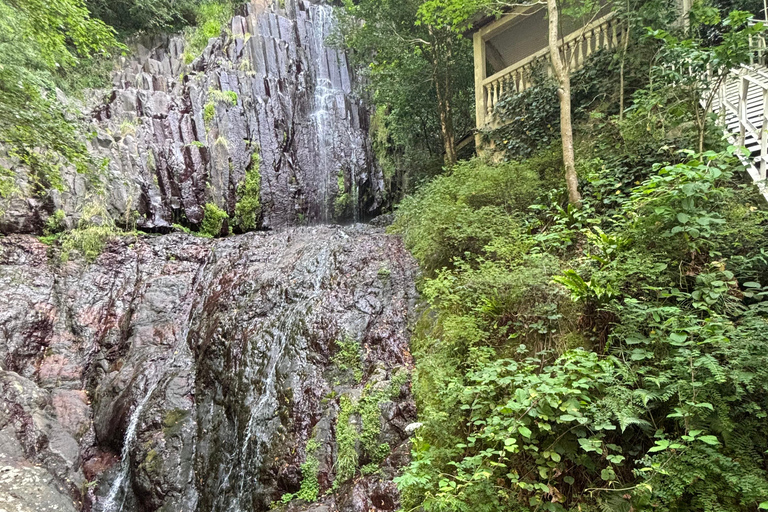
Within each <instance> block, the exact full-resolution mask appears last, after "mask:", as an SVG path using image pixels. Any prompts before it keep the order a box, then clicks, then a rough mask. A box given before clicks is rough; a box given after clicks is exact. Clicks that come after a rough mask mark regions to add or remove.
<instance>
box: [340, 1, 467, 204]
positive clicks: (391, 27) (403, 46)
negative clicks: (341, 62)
mask: <svg viewBox="0 0 768 512" xmlns="http://www.w3.org/2000/svg"><path fill="white" fill-rule="evenodd" d="M423 3H424V2H423V1H422V0H391V1H385V2H382V1H380V0H362V1H354V2H353V1H351V0H350V1H345V2H344V9H343V10H340V11H339V19H340V30H339V33H338V34H337V35H336V37H335V39H336V41H335V42H336V43H337V44H339V45H340V46H342V47H344V48H347V49H349V50H351V55H352V57H353V58H354V59H355V61H356V62H357V63H359V64H361V65H362V66H363V69H364V72H365V81H366V82H367V83H368V86H367V89H368V92H369V93H370V95H371V97H372V100H373V102H374V103H375V104H376V105H377V112H376V116H375V119H374V123H373V124H374V126H373V131H374V134H373V135H374V147H375V149H376V152H377V156H378V157H379V160H380V161H381V162H382V165H383V168H384V171H385V174H386V177H387V180H388V182H389V183H388V184H389V188H390V189H391V190H392V191H393V195H394V196H395V197H394V199H399V197H400V196H402V194H404V193H406V192H408V191H409V190H412V189H413V186H414V184H415V183H418V182H419V181H420V180H422V179H423V178H424V177H431V176H432V175H434V174H435V173H436V172H439V170H440V167H441V165H442V164H443V163H444V161H446V162H448V163H452V161H453V160H454V159H455V153H456V148H455V146H456V144H457V143H458V141H459V139H461V138H463V137H465V136H467V135H469V134H470V132H471V130H472V128H473V127H474V94H473V90H472V86H473V75H472V49H471V47H472V44H471V41H470V40H468V39H466V38H462V37H461V36H459V35H458V34H456V33H455V32H454V31H452V30H451V29H450V27H448V26H446V25H441V24H436V23H432V21H433V20H429V19H425V18H423V17H420V16H421V14H420V7H421V6H422V4H423ZM449 153H453V155H450V154H449Z"/></svg>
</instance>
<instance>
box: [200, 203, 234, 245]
mask: <svg viewBox="0 0 768 512" xmlns="http://www.w3.org/2000/svg"><path fill="white" fill-rule="evenodd" d="M227 219H229V215H227V212H225V211H224V210H222V209H221V208H219V207H218V206H217V205H216V204H215V203H205V207H204V213H203V222H202V223H201V224H200V231H199V233H200V235H202V236H206V237H209V238H213V237H217V236H220V235H221V232H222V230H223V229H224V223H225V221H226V220H227Z"/></svg>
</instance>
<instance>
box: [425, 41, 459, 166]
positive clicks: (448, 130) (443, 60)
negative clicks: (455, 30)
mask: <svg viewBox="0 0 768 512" xmlns="http://www.w3.org/2000/svg"><path fill="white" fill-rule="evenodd" d="M429 33H430V36H431V37H432V40H433V41H434V43H433V47H432V79H433V80H434V82H435V93H436V94H437V108H438V111H439V114H440V134H441V136H442V138H443V148H444V149H445V165H446V166H448V167H451V166H453V164H455V163H456V160H457V159H458V157H457V155H456V136H455V133H454V131H453V112H452V102H451V79H452V77H451V71H450V66H449V63H450V61H451V59H452V55H451V48H450V44H448V45H445V47H444V45H443V44H441V41H440V39H439V38H440V36H441V35H443V34H439V33H436V32H435V31H434V30H433V28H432V27H430V28H429ZM443 42H444V41H443Z"/></svg>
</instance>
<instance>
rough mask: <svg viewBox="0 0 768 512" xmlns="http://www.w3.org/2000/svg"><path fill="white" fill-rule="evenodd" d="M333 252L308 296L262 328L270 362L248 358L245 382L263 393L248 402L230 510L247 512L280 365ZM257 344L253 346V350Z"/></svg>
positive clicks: (319, 259) (318, 265)
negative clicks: (257, 384)
mask: <svg viewBox="0 0 768 512" xmlns="http://www.w3.org/2000/svg"><path fill="white" fill-rule="evenodd" d="M332 261H333V260H332V251H331V248H330V247H328V246H325V247H323V248H322V250H321V251H320V252H319V254H318V255H317V256H316V257H315V259H314V264H315V269H314V275H313V281H312V289H311V290H310V292H309V293H308V294H307V295H306V296H305V297H301V298H298V300H297V301H296V302H295V303H293V304H287V305H286V306H284V307H283V308H282V310H281V311H280V312H279V314H277V315H275V317H274V320H273V321H272V322H270V323H268V324H267V325H264V326H263V327H262V332H263V333H265V334H269V335H271V337H270V336H266V338H267V339H269V341H271V343H270V345H269V357H268V359H267V360H266V361H264V360H263V359H259V358H257V357H252V356H253V355H255V354H249V355H250V356H251V357H246V364H247V365H248V366H247V368H246V372H245V376H244V377H245V378H244V379H243V381H244V382H251V381H259V382H260V383H261V389H260V392H258V393H254V391H258V390H250V392H249V395H251V396H250V397H249V398H250V400H252V402H251V403H250V404H249V405H248V409H249V410H250V414H249V417H248V422H247V424H246V425H245V428H244V432H243V438H242V440H240V441H239V442H238V444H239V445H240V449H239V454H238V457H239V461H238V462H239V464H238V467H239V474H238V475H237V478H238V480H239V482H238V485H237V490H236V494H235V497H234V499H233V502H232V503H231V504H230V505H228V507H227V510H229V511H230V512H246V511H247V510H248V509H246V508H244V507H243V504H242V503H243V501H244V499H245V498H247V497H248V494H249V487H248V485H247V484H248V483H249V470H251V471H252V470H253V468H256V467H258V466H259V464H261V462H262V458H263V455H264V454H263V453H262V450H261V447H262V444H266V443H268V442H269V439H268V438H265V434H266V433H265V429H264V425H263V423H264V422H267V421H269V420H270V419H271V417H272V416H273V415H274V414H275V413H276V409H277V407H278V402H277V366H278V363H280V361H281V360H282V359H283V357H284V356H285V352H286V350H287V349H288V347H289V344H290V343H291V342H295V339H293V336H295V335H297V334H299V333H300V330H301V329H302V328H303V327H304V326H305V325H304V319H305V318H307V317H308V316H309V314H310V312H311V310H312V308H313V307H314V306H315V303H316V302H317V300H318V299H319V297H320V294H321V292H322V283H323V281H324V280H325V279H327V277H328V276H329V275H330V273H331V269H332ZM255 348H257V347H255V346H251V347H249V349H250V350H253V349H255ZM232 467H233V466H230V468H229V471H228V473H227V475H226V476H225V478H224V481H223V482H222V484H221V485H220V486H219V487H220V489H223V488H226V487H228V486H229V477H230V476H231V473H232Z"/></svg>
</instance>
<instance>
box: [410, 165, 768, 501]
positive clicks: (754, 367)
mask: <svg viewBox="0 0 768 512" xmlns="http://www.w3.org/2000/svg"><path fill="white" fill-rule="evenodd" d="M684 156H685V159H684V162H682V163H678V164H671V165H659V166H655V167H654V168H653V170H648V172H649V175H648V177H647V178H646V179H645V180H643V181H642V182H641V183H640V184H638V185H635V186H634V187H632V189H631V190H630V192H629V194H628V195H627V196H626V197H624V200H623V201H622V202H621V203H620V204H619V205H618V206H617V207H616V208H615V209H611V213H610V214H607V215H605V214H603V215H601V214H599V213H598V212H597V210H596V208H595V206H596V205H595V203H596V202H597V201H596V197H595V196H596V194H594V192H593V193H592V194H591V195H588V196H586V197H585V206H584V208H583V209H582V210H580V211H576V210H573V209H564V208H562V207H560V206H558V205H559V204H560V203H561V201H562V197H563V196H562V192H559V193H558V194H557V195H555V196H551V195H550V196H548V195H541V191H542V190H547V189H548V187H549V186H551V185H554V184H555V183H556V181H554V180H552V176H553V174H556V172H546V170H545V172H544V173H543V178H542V173H541V171H542V169H545V166H542V162H543V161H542V160H538V161H531V162H521V163H516V162H513V163H507V164H504V165H497V166H489V165H486V164H482V163H481V162H478V161H472V162H468V163H465V164H462V165H460V166H458V167H457V168H455V169H454V171H453V172H452V173H451V174H450V175H449V176H445V177H441V178H438V179H436V180H435V181H433V182H432V183H431V184H429V185H428V186H427V187H425V188H424V189H423V191H422V192H421V193H420V194H418V195H417V196H416V197H414V198H412V199H409V200H407V201H405V202H404V203H403V205H402V207H401V212H400V216H399V220H398V223H397V224H396V230H398V231H400V232H402V233H404V235H405V239H406V243H407V244H408V245H409V246H410V247H411V248H412V249H413V251H414V254H415V255H416V256H417V258H418V259H419V261H420V262H421V263H422V264H423V266H424V268H425V269H426V270H427V271H428V272H429V277H428V278H426V279H425V281H424V282H423V284H422V291H423V294H424V297H425V299H426V300H427V301H428V303H429V305H430V309H429V311H428V313H427V314H425V316H424V318H423V319H422V321H421V323H420V326H419V329H418V334H417V336H416V339H415V341H414V346H413V348H414V354H415V355H416V357H417V358H418V371H417V375H418V377H417V379H416V383H415V389H416V393H417V397H418V400H419V407H420V422H422V423H423V424H424V426H423V427H422V428H421V429H420V430H419V431H418V435H417V437H416V440H415V442H414V457H415V458H414V462H413V463H412V465H411V466H410V468H409V469H408V471H407V472H406V473H405V475H403V476H402V477H401V478H400V479H399V484H400V486H401V488H402V490H403V492H404V498H405V500H406V502H407V505H408V506H411V507H412V506H414V505H421V506H423V507H424V508H425V509H427V510H472V511H477V510H510V509H515V510H516V509H520V510H528V508H529V507H531V509H534V508H542V509H545V510H567V509H571V508H574V509H576V508H575V507H578V508H579V509H580V510H590V509H591V507H597V506H603V507H604V508H605V509H607V510H630V507H632V509H633V510H645V509H650V508H654V509H657V510H755V508H756V507H757V505H758V504H759V503H761V502H763V501H765V500H766V499H768V473H767V472H766V464H768V459H766V455H765V454H766V449H768V430H767V428H768V423H767V422H766V421H765V418H766V414H768V402H767V401H766V396H768V374H766V369H765V368H766V364H768V345H766V344H765V342H764V335H765V333H766V332H768V331H767V329H768V323H766V313H767V312H768V309H767V308H766V305H767V304H768V302H765V300H764V299H765V298H766V294H765V291H768V288H766V287H765V286H764V285H763V284H762V283H765V282H768V259H766V257H765V253H764V250H765V247H766V245H765V244H766V242H768V240H766V236H765V234H764V233H763V231H762V230H763V227H764V224H765V222H766V221H767V220H768V218H767V217H768V215H766V212H765V211H764V210H761V209H758V208H757V207H756V206H755V205H757V204H758V203H757V200H758V198H757V196H756V194H754V192H750V190H751V189H746V188H744V187H741V186H739V185H737V183H736V182H735V181H733V172H734V171H737V170H738V165H736V162H735V161H734V159H733V158H732V157H727V156H726V155H725V154H723V153H714V152H709V153H706V154H704V155H694V154H686V155H684ZM610 173H611V170H610V169H606V168H604V169H603V170H602V171H598V172H597V173H592V174H591V178H590V180H591V181H593V183H594V184H595V185H596V186H597V188H601V186H600V185H599V182H600V181H601V178H602V177H603V176H605V175H608V174H610ZM593 190H594V189H593ZM603 192H604V193H609V190H604V191H603ZM537 194H538V198H533V199H532V197H534V196H536V195H537ZM737 195H738V197H737ZM552 198H555V199H556V202H555V203H554V204H552V203H550V202H549V201H550V200H551V199H552ZM736 219H738V221H737V222H736ZM456 411H462V412H463V414H460V415H459V414H456ZM681 507H682V508H681Z"/></svg>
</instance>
